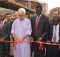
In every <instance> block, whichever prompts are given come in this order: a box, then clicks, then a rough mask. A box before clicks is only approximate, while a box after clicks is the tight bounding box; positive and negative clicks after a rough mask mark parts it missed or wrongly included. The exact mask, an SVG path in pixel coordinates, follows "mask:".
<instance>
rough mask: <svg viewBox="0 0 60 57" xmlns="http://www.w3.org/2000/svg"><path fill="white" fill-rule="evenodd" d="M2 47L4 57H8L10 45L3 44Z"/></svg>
mask: <svg viewBox="0 0 60 57" xmlns="http://www.w3.org/2000/svg"><path fill="white" fill-rule="evenodd" d="M3 47H4V51H5V54H6V57H10V43H8V42H4V43H3Z"/></svg>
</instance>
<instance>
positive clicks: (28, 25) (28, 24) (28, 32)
mask: <svg viewBox="0 0 60 57" xmlns="http://www.w3.org/2000/svg"><path fill="white" fill-rule="evenodd" d="M31 32H32V29H31V22H30V21H29V22H27V31H26V33H25V34H28V35H31Z"/></svg>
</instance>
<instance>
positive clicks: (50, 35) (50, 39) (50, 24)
mask: <svg viewBox="0 0 60 57" xmlns="http://www.w3.org/2000/svg"><path fill="white" fill-rule="evenodd" d="M48 36H49V37H48V40H49V41H52V37H53V22H51V23H49V33H48ZM59 40H60V23H59Z"/></svg>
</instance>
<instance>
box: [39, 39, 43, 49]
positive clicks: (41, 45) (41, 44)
mask: <svg viewBox="0 0 60 57" xmlns="http://www.w3.org/2000/svg"><path fill="white" fill-rule="evenodd" d="M38 43H39V49H42V50H43V42H42V41H40V40H39V41H38Z"/></svg>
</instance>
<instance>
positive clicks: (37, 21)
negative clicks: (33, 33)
mask: <svg viewBox="0 0 60 57" xmlns="http://www.w3.org/2000/svg"><path fill="white" fill-rule="evenodd" d="M38 23H39V17H37V19H36V29H37V26H38Z"/></svg>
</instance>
